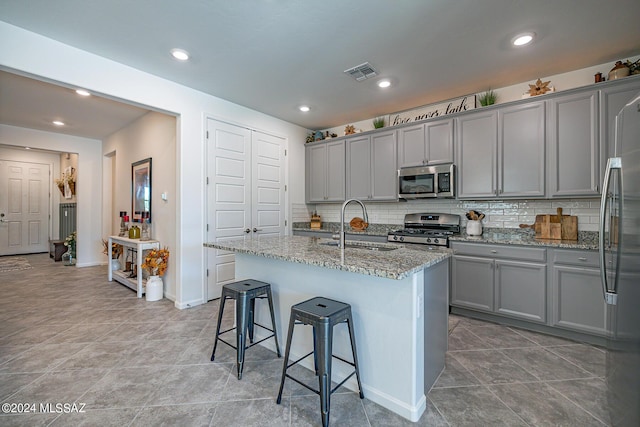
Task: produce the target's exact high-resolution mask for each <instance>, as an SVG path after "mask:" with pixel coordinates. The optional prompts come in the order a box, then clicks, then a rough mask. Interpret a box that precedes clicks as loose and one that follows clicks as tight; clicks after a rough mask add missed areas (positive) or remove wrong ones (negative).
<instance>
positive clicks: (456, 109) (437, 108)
mask: <svg viewBox="0 0 640 427" xmlns="http://www.w3.org/2000/svg"><path fill="white" fill-rule="evenodd" d="M475 108H476V95H467V96H463V97H460V98H456V99H452V100H449V101H446V102H443V103H440V104H432V105H425V106H422V107H418V108H414V109H412V110H406V111H401V112H399V113H393V114H389V120H388V122H387V123H389V126H396V125H402V124H405V123H412V122H418V121H420V120H425V119H432V118H435V117H443V116H446V115H447V114H453V113H460V112H462V111H469V110H474V109H475Z"/></svg>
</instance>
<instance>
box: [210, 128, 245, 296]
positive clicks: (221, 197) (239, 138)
mask: <svg viewBox="0 0 640 427" xmlns="http://www.w3.org/2000/svg"><path fill="white" fill-rule="evenodd" d="M207 134H208V140H207V144H208V147H207V157H208V158H207V180H208V185H207V241H209V242H215V241H220V240H226V239H237V238H250V237H251V228H250V227H251V210H250V208H251V207H250V204H251V131H250V130H249V129H245V128H242V127H239V126H234V125H230V124H227V123H224V122H219V121H217V120H212V119H209V120H208V121H207ZM207 252H208V257H207V272H208V276H207V299H208V300H211V299H214V298H219V297H220V295H221V294H222V285H224V284H225V283H229V282H232V281H233V280H234V279H235V259H234V256H233V253H232V252H228V251H222V250H218V249H215V250H214V249H210V250H208V251H207Z"/></svg>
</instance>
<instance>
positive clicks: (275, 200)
mask: <svg viewBox="0 0 640 427" xmlns="http://www.w3.org/2000/svg"><path fill="white" fill-rule="evenodd" d="M251 153H252V156H251V169H252V171H253V173H252V183H251V199H252V200H251V208H252V209H251V223H252V227H251V232H252V234H253V237H254V238H258V239H259V238H261V237H264V236H282V235H284V234H285V226H284V220H285V197H284V196H285V184H284V181H285V171H284V169H285V167H284V165H285V144H284V140H283V139H282V138H278V137H275V136H272V135H268V134H265V133H261V132H255V131H254V132H253V133H252V138H251Z"/></svg>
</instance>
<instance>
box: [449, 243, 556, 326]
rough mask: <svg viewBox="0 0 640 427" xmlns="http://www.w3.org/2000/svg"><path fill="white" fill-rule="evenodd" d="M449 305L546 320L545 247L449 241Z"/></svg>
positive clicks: (521, 317) (526, 318) (530, 319)
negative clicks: (450, 263) (450, 253)
mask: <svg viewBox="0 0 640 427" xmlns="http://www.w3.org/2000/svg"><path fill="white" fill-rule="evenodd" d="M451 248H452V249H453V250H454V253H455V255H454V257H453V262H452V273H451V305H452V306H459V307H464V308H470V309H474V310H480V311H485V312H489V313H494V314H499V315H504V316H508V317H514V318H518V319H524V320H528V321H531V322H536V323H546V321H547V310H546V307H547V265H546V249H543V248H525V247H515V246H503V245H488V244H476V243H458V242H452V245H451Z"/></svg>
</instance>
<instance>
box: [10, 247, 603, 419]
mask: <svg viewBox="0 0 640 427" xmlns="http://www.w3.org/2000/svg"><path fill="white" fill-rule="evenodd" d="M27 259H28V260H29V262H30V263H31V265H32V266H33V267H34V268H33V269H30V270H23V271H17V272H8V273H0V291H1V292H2V299H0V401H1V402H3V403H5V402H10V403H37V404H39V403H50V404H56V403H61V404H64V403H68V404H72V403H73V402H76V403H77V404H84V405H85V406H84V411H85V412H84V413H75V412H72V413H64V412H65V408H64V407H62V408H60V409H61V411H58V412H62V413H56V412H55V409H56V407H55V406H53V408H52V409H53V411H51V412H50V413H27V414H3V415H0V425H2V426H14V425H15V426H25V425H29V426H67V425H70V426H84V425H86V426H97V425H99V426H163V425H166V426H174V425H181V426H225V427H226V426H243V427H246V426H317V425H320V416H319V403H318V397H317V396H316V395H313V394H312V393H310V392H308V391H307V390H306V389H304V388H303V387H301V386H299V385H297V384H295V383H293V382H292V381H288V382H287V388H286V390H285V394H284V398H283V402H282V404H281V405H277V404H276V403H275V397H276V394H277V391H278V385H279V379H280V372H281V369H282V361H281V360H282V359H277V358H276V357H275V354H274V353H272V352H270V351H268V350H266V349H264V348H263V347H260V346H256V347H253V348H252V349H250V350H249V351H248V352H247V360H248V361H247V363H246V366H245V370H244V376H243V379H242V380H241V381H238V380H237V379H236V376H235V373H234V369H233V368H234V365H233V360H234V359H233V357H234V353H233V350H232V349H230V348H229V347H227V346H225V345H221V346H220V347H219V353H218V354H217V355H216V361H215V362H210V361H209V357H210V352H211V346H212V343H213V335H214V331H215V322H216V315H217V309H218V303H217V301H215V302H211V303H209V304H205V305H202V306H199V307H195V308H192V309H188V310H177V309H175V308H174V307H173V304H172V303H171V302H170V301H168V300H163V301H158V302H146V301H145V300H144V299H142V300H139V299H137V298H135V294H134V293H133V292H132V291H131V290H129V289H127V288H125V287H123V286H122V285H119V284H117V283H115V282H113V283H109V282H107V280H106V274H107V273H106V267H89V268H73V267H65V266H63V265H62V263H60V262H58V263H54V262H53V261H52V260H51V259H50V258H49V257H48V255H46V254H40V255H29V256H27ZM225 319H226V320H225V322H230V321H231V318H228V319H227V316H226V314H225ZM449 328H450V342H449V346H450V351H449V353H448V354H447V362H446V369H445V371H444V372H443V373H442V375H441V376H440V378H439V380H438V382H437V384H436V385H435V386H434V388H433V389H432V390H431V392H430V393H429V395H428V409H427V411H426V412H425V414H424V415H423V417H422V419H420V421H418V422H417V423H415V424H413V423H410V422H408V421H407V420H405V419H403V418H400V417H398V416H396V415H395V414H393V413H391V412H389V411H387V410H386V409H384V408H382V407H380V406H379V405H376V404H375V403H373V402H371V401H369V400H367V399H364V400H360V399H358V397H357V395H356V394H355V393H351V392H348V391H345V392H340V390H339V393H336V394H334V395H333V396H332V400H331V403H332V407H331V424H332V425H333V426H349V427H351V426H394V427H395V426H410V425H417V426H467V425H468V426H501V425H504V426H548V425H558V426H560V425H562V426H602V425H607V424H608V417H607V413H606V411H605V403H606V399H605V388H604V382H603V375H604V360H605V353H604V352H603V351H602V350H600V349H598V348H596V347H592V346H589V345H584V344H580V343H576V342H572V341H567V340H563V339H559V338H555V337H551V336H546V335H542V334H537V333H532V332H528V331H523V330H518V329H514V328H507V327H503V326H498V325H495V324H492V323H487V322H482V321H478V320H473V319H468V318H464V317H457V316H451V319H450V327H449ZM298 374H299V375H306V376H307V377H308V379H309V381H311V380H313V375H312V374H311V372H310V371H308V370H306V369H304V368H300V369H299V372H298ZM291 384H293V385H291ZM77 408H79V407H77ZM77 408H73V407H68V408H67V410H66V412H69V411H70V410H73V409H77ZM38 409H39V408H38Z"/></svg>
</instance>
